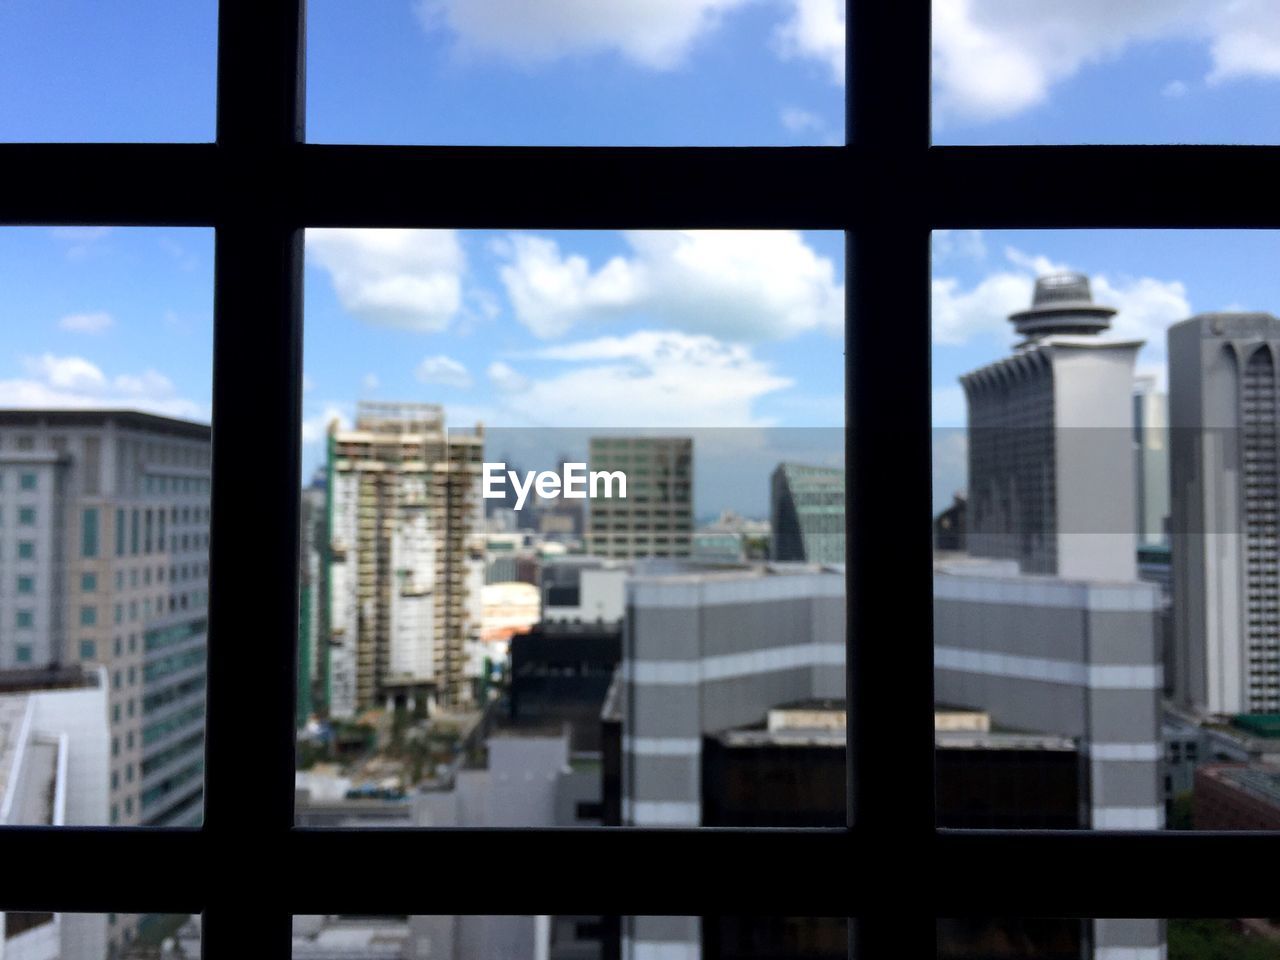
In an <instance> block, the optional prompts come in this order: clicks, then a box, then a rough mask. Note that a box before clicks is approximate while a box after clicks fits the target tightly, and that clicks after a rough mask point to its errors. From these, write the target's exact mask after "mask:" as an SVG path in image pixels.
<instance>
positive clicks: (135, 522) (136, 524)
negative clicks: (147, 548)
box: [129, 510, 141, 557]
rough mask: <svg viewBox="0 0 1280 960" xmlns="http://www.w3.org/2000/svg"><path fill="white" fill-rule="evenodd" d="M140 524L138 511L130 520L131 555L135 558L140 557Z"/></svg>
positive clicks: (133, 512)
mask: <svg viewBox="0 0 1280 960" xmlns="http://www.w3.org/2000/svg"><path fill="white" fill-rule="evenodd" d="M140 523H141V521H140V519H139V517H138V511H137V510H134V511H132V516H131V517H130V520H129V527H130V530H129V553H130V554H131V555H133V556H135V557H136V556H137V555H138V534H139V532H140Z"/></svg>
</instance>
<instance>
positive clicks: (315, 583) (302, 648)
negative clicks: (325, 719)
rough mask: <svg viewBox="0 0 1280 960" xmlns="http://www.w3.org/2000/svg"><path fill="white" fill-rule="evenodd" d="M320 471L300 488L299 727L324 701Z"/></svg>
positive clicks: (322, 487)
mask: <svg viewBox="0 0 1280 960" xmlns="http://www.w3.org/2000/svg"><path fill="white" fill-rule="evenodd" d="M327 502H328V497H327V496H326V494H325V483H324V473H323V472H320V473H319V475H318V476H317V477H316V478H315V479H314V480H313V481H312V483H311V484H310V485H309V486H307V487H304V488H303V490H302V502H301V516H300V518H299V519H300V522H299V524H298V528H299V539H300V541H301V543H300V545H299V550H298V693H297V704H296V714H297V716H296V722H297V725H298V727H299V729H301V728H302V727H304V726H305V725H306V723H307V720H308V718H310V717H311V716H312V715H313V714H314V713H315V712H316V709H317V708H318V707H319V706H320V705H323V704H326V703H328V695H327V680H328V677H327V669H326V668H327V665H328V660H327V657H326V656H325V654H326V652H327V649H326V648H327V644H326V643H325V642H324V641H325V638H324V634H323V631H322V629H321V625H322V622H323V618H322V616H321V614H322V612H323V611H324V610H325V609H326V608H327V606H328V596H327V594H326V592H325V577H324V576H323V572H324V569H325V557H324V547H325V541H326V539H327V535H326V532H325V531H326V530H327V528H328V514H327V510H326V507H327Z"/></svg>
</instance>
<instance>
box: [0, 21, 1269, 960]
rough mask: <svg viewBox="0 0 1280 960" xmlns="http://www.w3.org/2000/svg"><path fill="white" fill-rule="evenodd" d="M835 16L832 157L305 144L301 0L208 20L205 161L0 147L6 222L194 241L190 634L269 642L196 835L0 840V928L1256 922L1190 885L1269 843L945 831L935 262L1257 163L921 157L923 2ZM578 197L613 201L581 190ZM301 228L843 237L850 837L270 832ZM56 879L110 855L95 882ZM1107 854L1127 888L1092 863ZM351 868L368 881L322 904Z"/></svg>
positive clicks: (1164, 219)
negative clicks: (204, 588) (197, 579)
mask: <svg viewBox="0 0 1280 960" xmlns="http://www.w3.org/2000/svg"><path fill="white" fill-rule="evenodd" d="M847 23H848V34H847V40H848V43H847V49H848V53H849V55H848V63H849V68H848V83H847V87H846V91H847V92H846V115H847V121H846V122H847V126H848V130H849V137H848V144H847V145H845V146H839V147H805V148H754V147H740V148H595V147H554V148H524V147H484V148H480V147H411V146H392V147H384V146H333V145H316V144H307V143H304V142H303V141H304V135H303V119H304V109H303V91H304V83H303V52H302V51H303V46H304V41H305V29H304V0H270V2H263V0H221V2H220V9H219V28H218V105H217V111H218V114H217V115H218V122H217V140H216V142H215V143H206V144H3V145H0V164H3V165H4V166H5V168H6V169H7V170H8V171H9V172H10V179H11V181H13V182H21V183H23V184H24V188H23V190H21V191H8V192H6V194H5V195H3V196H0V223H4V224H47V225H56V224H76V223H80V224H101V223H106V224H132V225H156V226H159V225H176V226H205V227H209V226H211V227H213V228H214V230H215V238H216V239H215V251H216V264H215V281H214V283H215V290H214V316H215V329H214V344H213V363H214V373H215V375H214V381H213V410H214V418H213V420H214V423H213V451H214V455H213V487H212V510H213V518H214V519H213V526H212V535H211V537H210V551H211V552H210V561H209V579H210V591H209V592H210V605H209V620H210V634H211V635H212V636H224V637H227V638H247V637H249V636H251V635H257V636H259V637H278V638H279V640H278V642H277V643H276V644H274V645H271V646H268V644H267V642H266V641H261V642H260V648H259V649H258V650H257V651H256V652H255V660H254V661H247V660H246V654H245V649H246V648H245V644H244V643H241V642H226V643H214V644H212V645H211V646H210V647H209V655H208V688H207V697H208V700H207V707H208V713H207V720H206V761H205V817H204V824H203V826H202V827H200V828H198V829H159V828H140V829H132V828H118V827H117V828H95V829H86V828H40V827H14V828H5V829H4V830H3V832H0V838H2V839H3V842H4V844H5V848H6V853H7V856H6V861H7V862H9V863H15V864H22V869H21V870H10V871H3V872H0V904H3V906H4V908H5V909H13V910H31V911H39V910H59V911H95V912H111V913H143V912H174V913H203V916H204V925H203V952H204V956H206V957H223V956H235V955H237V954H238V953H243V952H244V949H245V946H246V944H251V945H252V950H253V952H254V954H255V955H258V956H264V957H272V956H273V957H286V956H288V952H289V950H290V930H291V924H290V918H291V915H292V914H295V913H325V912H350V913H424V912H425V913H476V912H510V913H553V914H569V915H583V914H588V915H589V914H619V913H627V914H637V913H638V914H645V913H649V914H656V913H665V914H687V915H712V914H727V913H737V912H759V913H772V914H798V915H818V916H821V915H830V916H850V917H856V918H858V923H857V927H856V930H857V933H856V939H857V941H858V945H859V950H860V953H861V955H862V956H864V957H870V956H928V955H929V954H931V953H932V952H933V951H934V949H935V934H934V922H933V921H934V918H935V917H938V916H964V915H992V914H1000V915H1010V916H1079V917H1105V916H1134V917H1149V916H1157V917H1167V916H1214V915H1218V916H1265V915H1266V911H1267V910H1269V909H1270V908H1271V906H1272V905H1271V904H1270V903H1269V902H1268V900H1269V899H1270V896H1269V894H1268V892H1267V891H1266V888H1265V885H1262V884H1256V885H1253V889H1249V888H1247V887H1244V886H1242V885H1227V884H1218V885H1214V886H1213V887H1210V888H1206V886H1205V885H1198V884H1191V883H1187V882H1186V880H1185V878H1186V877H1187V876H1188V875H1189V873H1188V871H1189V870H1190V871H1191V874H1190V875H1195V871H1196V870H1197V869H1198V868H1199V869H1205V870H1207V868H1208V867H1209V866H1210V864H1221V863H1223V862H1230V861H1231V860H1232V858H1240V859H1241V860H1242V859H1243V858H1244V856H1245V855H1246V851H1247V855H1248V856H1249V858H1250V859H1251V860H1257V859H1258V858H1259V856H1260V855H1261V857H1262V858H1264V859H1265V858H1266V857H1267V851H1268V850H1270V851H1271V852H1272V853H1273V854H1274V853H1277V852H1280V833H1265V834H1247V835H1227V834H1221V835H1215V834H1201V833H1187V834H1180V833H1155V832H1152V833H1079V832H1077V833H1051V832H1038V831H1037V832H1017V833H1013V832H1000V831H963V832H957V831H947V830H938V829H937V828H936V827H935V822H934V806H933V751H934V742H933V724H932V712H933V702H932V698H933V683H932V680H933V677H932V672H933V662H932V659H933V658H932V577H931V574H932V563H931V554H932V537H931V527H930V523H929V513H930V511H929V510H928V509H927V508H928V507H929V506H930V504H931V496H930V471H931V444H930V440H931V418H930V413H931V412H930V395H931V391H930V376H929V356H930V326H929V285H930V250H929V238H930V231H931V230H932V229H939V228H969V227H987V228H1000V227H1039V228H1084V227H1186V228H1207V227H1269V228H1278V227H1280V191H1275V190H1274V189H1272V190H1267V189H1266V185H1268V184H1270V183H1271V182H1272V178H1273V176H1274V173H1273V172H1274V170H1276V169H1278V168H1280V148H1276V147H1250V146H1240V147H1236V146H1226V147H1218V146H1211V147H1189V146H1141V147H1101V146H1083V147H1076V146H1061V147H933V146H931V144H930V119H929V117H930V45H929V34H930V8H929V4H928V3H927V2H924V0H904V2H900V3H875V2H862V3H857V2H853V3H851V5H850V9H849V10H848V18H847ZM597 179H601V180H604V179H607V180H608V182H610V183H612V184H615V185H616V184H625V189H613V190H610V191H605V192H595V191H593V190H591V189H590V185H591V184H593V183H595V182H596V181H597ZM440 183H447V184H449V185H450V189H448V190H443V191H442V190H439V189H436V188H435V187H433V186H432V185H433V184H440ZM424 184H425V185H426V186H425V187H424ZM529 184H538V185H539V189H537V190H529V189H528V185H529ZM1046 184H1047V185H1051V186H1049V187H1046V186H1045V185H1046ZM1055 184H1056V185H1062V184H1067V185H1070V184H1081V185H1083V186H1084V187H1085V189H1083V190H1072V189H1064V188H1061V187H1059V188H1054V187H1053V186H1052V185H1055ZM1187 185H1191V187H1192V189H1187ZM307 226H363V227H457V228H468V227H471V228H482V227H502V228H528V229H552V228H565V229H572V228H619V227H626V228H632V229H638V228H677V227H694V226H697V227H707V228H716V227H723V228H729V227H734V228H801V229H803V228H811V229H838V230H842V231H844V232H845V237H846V272H845V275H846V277H847V281H848V282H847V284H846V398H847V410H846V425H847V429H846V460H847V463H848V464H849V465H850V467H851V469H850V471H849V483H848V485H847V492H846V497H847V500H846V504H847V511H846V523H847V532H848V536H847V537H846V542H847V550H848V561H849V566H848V596H849V617H848V637H847V639H851V638H853V637H855V636H859V635H861V636H866V637H876V636H879V637H887V636H893V637H898V638H905V639H904V640H902V641H901V642H899V643H896V644H890V643H867V644H862V645H857V644H854V643H852V642H850V643H849V646H848V658H847V672H848V693H849V702H850V718H849V719H850V723H849V747H850V749H849V753H848V756H849V763H848V774H849V802H850V818H851V825H850V826H849V827H848V828H845V829H834V830H799V829H789V830H735V829H725V830H720V829H703V830H677V829H671V830H648V829H638V828H585V829H581V830H571V829H566V830H489V831H473V830H448V831H430V830H378V831H341V830H337V831H327V830H326V831H320V830H306V829H298V828H295V827H294V826H293V754H294V703H293V697H294V692H295V689H296V685H295V682H294V671H295V664H296V657H295V653H294V648H295V645H296V642H297V629H296V618H297V604H296V572H297V544H298V506H299V497H300V490H301V478H300V475H299V471H300V433H299V423H300V404H301V330H302V327H301V324H302V286H301V277H302V256H303V248H302V230H303V229H304V228H305V227H307ZM859 236H861V237H862V238H864V240H865V241H866V242H862V243H859V242H857V238H858V237H859ZM859 317H861V318H863V321H862V322H857V320H856V318H859ZM886 358H893V361H894V362H892V363H888V362H885V359H886ZM885 411H893V415H892V418H889V417H887V416H886V415H885ZM857 464H868V465H873V467H872V468H870V469H865V470H858V469H856V468H855V466H856V465H857ZM876 464H891V465H892V467H891V468H881V469H876V468H874V465H876ZM890 504H891V505H892V506H893V509H886V508H885V507H886V505H890ZM904 516H905V517H906V520H905V522H904V521H903V520H901V519H899V518H900V517H904ZM245 597H253V598H254V599H255V602H254V603H253V604H246V603H244V598H245ZM249 618H251V619H249ZM247 668H249V669H247ZM887 678H894V679H895V680H897V679H898V678H902V680H901V681H899V682H886V679H887ZM246 704H252V705H253V706H252V708H251V709H246V707H245V705H246ZM888 716H892V717H893V725H892V727H893V728H892V732H891V733H889V732H887V731H886V729H885V724H884V719H883V718H885V717H888ZM247 744H253V748H252V749H248V748H247V747H246V745H247ZM246 784H253V785H254V789H253V790H246V789H244V787H245V785H246ZM855 810H856V822H854V821H853V812H854V811H855ZM1246 845H1247V846H1246ZM498 858H501V859H503V860H505V861H507V862H512V863H516V864H520V865H523V866H527V867H528V868H529V869H530V873H531V875H536V874H533V871H535V870H539V869H545V865H547V864H571V865H572V866H571V867H569V868H564V869H555V870H554V872H553V874H552V878H553V879H554V881H555V882H553V883H531V884H493V883H492V880H493V871H494V864H495V863H496V862H497V860H498ZM76 863H91V864H92V863H97V864H110V865H111V870H112V877H113V882H112V883H110V884H103V883H102V882H101V875H100V873H99V872H98V871H96V870H71V869H68V865H69V864H76ZM431 863H437V864H440V863H444V864H448V869H447V870H444V871H441V870H429V871H428V872H427V874H426V875H427V876H434V877H440V876H445V877H447V878H448V880H447V882H446V883H441V884H433V883H426V884H424V883H423V880H422V878H423V875H424V874H423V869H424V865H428V864H431ZM673 863H678V864H680V869H679V870H672V869H670V865H671V864H673ZM1131 863H1140V864H1142V865H1143V870H1142V874H1141V877H1142V880H1141V882H1140V883H1134V879H1135V877H1134V875H1133V874H1132V872H1131V871H1128V870H1124V869H1115V868H1114V867H1115V866H1117V865H1121V864H1131ZM172 865H182V866H180V867H179V868H178V869H177V870H176V871H175V869H174V868H173V866H172ZM370 866H373V874H374V875H376V876H377V877H378V882H377V883H371V882H369V880H368V873H367V872H366V874H365V877H364V878H363V879H360V880H359V881H358V882H353V883H350V884H345V883H340V882H335V879H337V878H340V877H341V876H356V875H358V872H359V871H361V870H365V871H368V869H369V867H370ZM1108 867H1111V869H1108ZM957 871H963V882H960V881H959V880H958V878H957ZM602 873H603V874H605V875H606V876H607V877H608V878H609V879H608V880H607V881H605V882H601V877H600V874H602ZM783 875H785V877H786V882H785V883H782V882H779V880H780V878H781V876H783ZM649 877H659V878H661V881H660V882H659V883H653V882H651V881H649V880H648V878H649ZM1082 877H1087V878H1088V882H1086V883H1082V882H1080V878H1082Z"/></svg>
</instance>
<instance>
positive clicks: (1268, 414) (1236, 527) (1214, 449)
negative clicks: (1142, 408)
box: [1168, 313, 1280, 714]
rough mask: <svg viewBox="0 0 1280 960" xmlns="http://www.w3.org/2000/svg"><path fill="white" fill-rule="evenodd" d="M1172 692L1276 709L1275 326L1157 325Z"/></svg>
mask: <svg viewBox="0 0 1280 960" xmlns="http://www.w3.org/2000/svg"><path fill="white" fill-rule="evenodd" d="M1168 337H1169V423H1170V433H1171V454H1172V462H1171V467H1170V476H1171V486H1172V502H1173V514H1172V524H1171V541H1172V542H1171V546H1172V548H1173V602H1174V657H1175V661H1176V664H1177V668H1176V679H1177V691H1176V693H1177V696H1178V699H1179V700H1180V701H1181V702H1183V703H1184V704H1186V705H1189V706H1193V707H1197V708H1199V709H1202V710H1205V711H1207V712H1209V713H1225V714H1234V713H1274V712H1278V711H1280V569H1277V564H1278V563H1280V548H1278V544H1280V540H1278V539H1277V536H1278V525H1280V505H1278V499H1280V471H1278V464H1277V454H1278V452H1280V451H1278V449H1277V442H1278V441H1280V424H1278V422H1277V421H1278V417H1280V413H1278V411H1277V406H1276V405H1277V402H1278V401H1280V382H1278V381H1277V376H1276V364H1277V359H1278V356H1280V319H1277V318H1276V317H1273V316H1271V315H1270V314H1265V313H1212V314H1202V315H1200V316H1197V317H1192V318H1191V319H1190V320H1185V321H1183V322H1182V323H1177V324H1174V325H1173V326H1172V327H1170V328H1169V334H1168Z"/></svg>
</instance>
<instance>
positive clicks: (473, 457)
mask: <svg viewBox="0 0 1280 960" xmlns="http://www.w3.org/2000/svg"><path fill="white" fill-rule="evenodd" d="M483 458H484V428H483V427H482V426H479V425H477V427H476V428H475V429H474V430H470V431H464V430H454V429H446V428H445V423H444V409H443V408H442V407H440V406H437V405H434V404H415V403H361V404H360V405H359V407H358V409H357V412H356V422H355V426H354V427H353V428H352V429H350V430H344V429H339V428H338V426H337V425H336V423H335V424H333V425H331V427H330V430H329V460H328V464H329V470H328V473H329V476H328V483H327V491H328V514H329V516H328V523H329V556H328V563H327V568H328V583H327V593H328V597H329V604H328V615H329V622H328V626H327V633H328V636H329V648H328V683H327V685H326V686H327V690H328V697H329V703H328V709H329V713H330V714H331V715H333V716H335V717H351V716H353V715H354V714H356V713H357V712H359V711H361V710H365V709H368V708H370V707H374V706H380V705H383V704H384V703H388V702H391V703H395V704H403V705H409V704H411V703H412V704H413V705H415V706H416V705H417V703H418V702H419V699H420V698H424V697H425V698H426V702H427V703H431V702H433V701H434V702H435V703H437V704H439V705H441V706H443V707H453V706H457V705H459V704H461V703H463V702H465V700H466V699H467V696H468V694H467V690H468V684H467V682H466V680H465V677H464V669H465V666H466V649H465V646H466V640H467V638H468V637H469V636H471V635H472V634H474V633H476V632H477V631H478V629H479V625H478V624H475V623H473V622H472V621H473V616H472V613H471V609H470V608H471V605H470V604H468V602H467V601H468V597H467V592H468V586H467V571H468V567H469V564H470V563H471V560H472V556H473V554H478V553H479V552H480V551H481V550H482V544H480V543H478V542H477V539H476V538H477V535H478V534H479V531H480V522H479V521H480V512H479V510H480V503H481V500H480V471H481V462H482V460H483Z"/></svg>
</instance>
